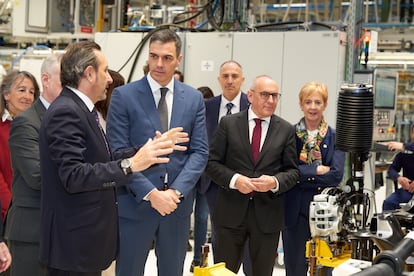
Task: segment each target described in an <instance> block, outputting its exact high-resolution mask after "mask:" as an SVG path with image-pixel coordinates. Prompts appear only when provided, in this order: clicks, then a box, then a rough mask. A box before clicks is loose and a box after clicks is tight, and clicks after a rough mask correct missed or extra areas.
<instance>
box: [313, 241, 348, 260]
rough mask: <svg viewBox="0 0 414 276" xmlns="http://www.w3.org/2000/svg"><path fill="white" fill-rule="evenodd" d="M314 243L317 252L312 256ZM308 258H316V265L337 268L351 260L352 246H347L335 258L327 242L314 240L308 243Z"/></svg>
mask: <svg viewBox="0 0 414 276" xmlns="http://www.w3.org/2000/svg"><path fill="white" fill-rule="evenodd" d="M313 242H314V243H315V250H314V254H313V255H312V253H311V252H312V250H311V246H312V243H313ZM306 257H307V258H309V259H311V258H316V265H321V266H327V267H337V266H339V265H340V264H342V263H343V262H345V261H346V260H348V259H350V258H351V245H350V244H348V245H346V246H345V247H344V248H342V249H341V252H340V254H337V255H335V256H334V255H333V254H332V251H331V248H330V247H329V245H328V244H327V243H326V241H324V240H321V239H320V238H313V239H312V240H311V241H308V242H306Z"/></svg>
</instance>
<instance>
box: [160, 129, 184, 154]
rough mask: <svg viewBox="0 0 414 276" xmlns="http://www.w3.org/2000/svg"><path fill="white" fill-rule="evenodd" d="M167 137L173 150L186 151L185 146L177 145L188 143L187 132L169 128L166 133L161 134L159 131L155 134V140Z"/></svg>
mask: <svg viewBox="0 0 414 276" xmlns="http://www.w3.org/2000/svg"><path fill="white" fill-rule="evenodd" d="M161 137H167V138H168V139H169V140H171V142H172V143H173V144H174V150H178V151H185V150H187V147H186V146H181V145H179V144H180V143H186V142H188V141H190V138H189V137H188V133H187V132H183V128H182V127H175V128H171V129H169V130H168V131H166V132H164V133H161V132H159V131H156V132H155V139H158V138H161Z"/></svg>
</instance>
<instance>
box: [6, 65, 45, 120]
mask: <svg viewBox="0 0 414 276" xmlns="http://www.w3.org/2000/svg"><path fill="white" fill-rule="evenodd" d="M24 78H27V79H29V80H30V81H31V82H32V83H33V86H34V89H35V91H34V100H36V99H37V98H39V95H40V89H39V84H38V83H37V81H36V78H35V76H33V75H32V74H31V73H29V72H27V71H17V70H14V71H11V72H10V73H8V74H7V75H6V76H4V78H3V81H2V82H1V86H0V94H1V97H0V115H2V114H3V113H4V110H5V109H6V100H5V99H4V95H6V94H8V93H10V90H11V87H12V86H13V84H14V83H15V82H16V81H18V80H22V79H24Z"/></svg>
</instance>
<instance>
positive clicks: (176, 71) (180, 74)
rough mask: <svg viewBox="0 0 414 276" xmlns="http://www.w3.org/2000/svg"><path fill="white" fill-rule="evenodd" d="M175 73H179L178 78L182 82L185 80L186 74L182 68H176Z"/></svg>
mask: <svg viewBox="0 0 414 276" xmlns="http://www.w3.org/2000/svg"><path fill="white" fill-rule="evenodd" d="M174 75H178V76H179V78H178V80H179V81H181V82H184V74H183V73H182V72H181V71H180V70H175V71H174Z"/></svg>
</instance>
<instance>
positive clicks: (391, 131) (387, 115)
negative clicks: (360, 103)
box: [372, 109, 396, 141]
mask: <svg viewBox="0 0 414 276" xmlns="http://www.w3.org/2000/svg"><path fill="white" fill-rule="evenodd" d="M372 138H373V140H374V141H392V140H396V129H395V110H383V109H374V133H373V136H372Z"/></svg>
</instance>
